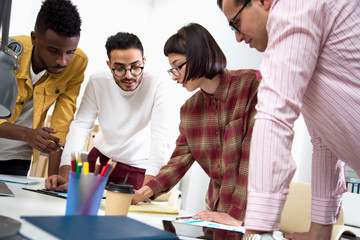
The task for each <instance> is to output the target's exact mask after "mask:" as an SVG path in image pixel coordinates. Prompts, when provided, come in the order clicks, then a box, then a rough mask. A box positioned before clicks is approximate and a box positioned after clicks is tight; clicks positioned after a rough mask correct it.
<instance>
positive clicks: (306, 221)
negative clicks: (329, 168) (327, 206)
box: [280, 182, 355, 240]
mask: <svg viewBox="0 0 360 240" xmlns="http://www.w3.org/2000/svg"><path fill="white" fill-rule="evenodd" d="M310 224H311V185H310V184H309V183H300V182H291V183H290V188H289V194H288V196H287V200H286V202H285V206H284V210H283V212H282V215H281V223H280V231H281V232H283V233H285V234H286V233H292V232H307V231H308V230H309V228H310ZM345 232H346V233H348V234H350V235H355V233H354V232H353V231H352V230H351V229H350V228H348V227H346V226H345V225H344V211H343V208H341V209H340V216H339V219H338V220H337V222H336V223H335V224H334V227H333V232H332V236H331V240H338V239H340V237H341V235H342V234H343V233H345Z"/></svg>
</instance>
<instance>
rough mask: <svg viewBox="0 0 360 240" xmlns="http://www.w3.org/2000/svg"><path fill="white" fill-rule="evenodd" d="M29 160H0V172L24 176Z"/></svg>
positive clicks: (27, 169)
mask: <svg viewBox="0 0 360 240" xmlns="http://www.w3.org/2000/svg"><path fill="white" fill-rule="evenodd" d="M30 163H31V161H30V160H18V159H14V160H6V161H0V174H9V175H19V176H26V175H27V173H28V171H29V168H30Z"/></svg>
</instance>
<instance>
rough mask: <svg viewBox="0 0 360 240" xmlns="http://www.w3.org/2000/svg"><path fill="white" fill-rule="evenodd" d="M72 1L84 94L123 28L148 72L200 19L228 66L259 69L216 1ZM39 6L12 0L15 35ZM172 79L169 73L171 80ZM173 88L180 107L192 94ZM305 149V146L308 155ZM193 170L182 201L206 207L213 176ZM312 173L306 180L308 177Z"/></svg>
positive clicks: (26, 28)
mask: <svg viewBox="0 0 360 240" xmlns="http://www.w3.org/2000/svg"><path fill="white" fill-rule="evenodd" d="M73 3H74V4H75V5H77V6H78V9H79V12H80V15H81V17H82V32H81V39H80V43H79V47H80V48H81V49H83V50H84V51H85V53H86V54H87V55H88V57H89V65H88V68H87V70H86V73H85V74H86V76H85V81H84V84H83V86H82V90H81V94H82V92H83V90H84V87H85V85H86V82H87V78H88V76H89V74H91V73H94V72H97V71H102V70H108V68H107V66H106V64H105V61H106V51H105V47H104V45H105V41H106V39H107V37H108V36H110V35H113V34H115V33H116V32H118V31H128V32H132V33H134V34H136V35H138V36H139V38H140V39H141V41H142V43H143V45H144V49H145V57H146V58H147V63H146V70H147V71H152V72H156V73H161V74H166V69H168V68H169V64H168V62H167V58H165V56H164V55H163V45H164V43H165V41H166V40H167V39H168V38H169V37H170V36H171V35H172V34H174V33H176V31H177V30H178V29H179V28H181V27H182V26H183V25H185V24H187V23H190V22H197V23H199V24H201V25H203V26H204V27H205V28H207V29H208V30H209V31H210V33H211V34H212V35H213V36H214V38H215V39H216V41H217V42H218V44H219V45H220V47H221V48H222V49H223V51H224V53H225V55H226V56H227V59H228V68H229V69H240V68H254V69H258V68H259V66H260V62H261V57H262V54H260V53H258V52H257V51H256V50H253V49H250V48H249V47H248V46H246V45H245V44H244V43H241V44H239V43H237V42H236V41H235V38H234V33H233V32H232V31H231V30H230V28H229V27H228V23H227V21H226V18H225V16H224V15H223V13H222V12H221V11H220V9H219V8H218V7H217V4H216V0H103V1H99V0H73ZM40 6H41V1H40V0H13V2H12V12H11V21H10V35H20V34H25V35H29V34H30V32H31V31H32V30H33V27H34V23H35V19H36V15H37V12H38V11H39V9H40ZM170 79H171V78H170V77H169V81H170ZM169 91H173V93H174V94H173V99H170V101H172V102H173V104H174V109H179V107H180V106H181V104H182V103H183V102H184V100H185V99H186V98H188V97H189V96H190V94H189V93H187V92H186V91H185V90H184V89H182V88H181V87H178V86H176V84H175V83H173V84H171V89H169ZM81 94H80V96H79V101H78V103H79V102H80V99H81ZM176 112H178V111H176ZM178 121H179V116H178V114H175V115H174V121H173V123H172V124H174V126H176V127H174V132H173V133H172V136H174V141H175V137H176V136H177V134H178V130H177V124H178ZM296 127H297V128H298V130H297V133H296V136H295V141H294V143H295V144H294V146H295V150H294V152H295V153H296V156H295V159H301V160H302V162H307V160H306V161H303V160H304V159H303V158H308V155H309V154H308V138H307V137H308V136H306V133H307V131H306V128H305V129H304V126H303V124H301V122H300V124H297V125H296ZM304 139H305V140H304ZM296 149H299V150H296ZM303 150H306V153H304V152H303ZM310 155H311V154H310ZM297 161H298V160H297ZM300 167H301V168H303V170H304V169H307V168H308V167H306V164H305V165H304V166H303V165H300ZM193 169H194V171H191V172H190V173H189V174H188V175H189V176H188V177H187V180H186V181H184V182H185V183H186V184H184V185H186V186H187V188H188V189H189V191H188V192H189V193H188V194H183V197H184V200H183V203H184V205H186V207H189V208H191V210H193V211H197V210H201V209H202V208H203V207H204V205H202V204H203V199H204V194H205V191H206V189H207V186H204V185H207V182H208V179H207V177H206V176H205V174H204V173H203V172H202V171H201V169H200V168H199V167H193ZM302 172H308V171H302ZM307 177H308V176H305V177H301V179H302V180H304V179H305V180H306V179H307ZM190 183H191V184H190ZM183 191H184V190H183ZM195 195H196V196H200V197H199V199H200V200H199V201H196V202H199V205H196V206H194V196H195ZM190 202H191V204H190Z"/></svg>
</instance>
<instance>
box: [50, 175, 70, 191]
mask: <svg viewBox="0 0 360 240" xmlns="http://www.w3.org/2000/svg"><path fill="white" fill-rule="evenodd" d="M67 187H68V181H67V180H66V178H64V177H62V176H60V175H57V174H54V175H52V176H50V177H48V178H46V179H45V188H46V189H51V190H54V191H66V190H67Z"/></svg>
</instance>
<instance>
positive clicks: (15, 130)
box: [0, 122, 31, 142]
mask: <svg viewBox="0 0 360 240" xmlns="http://www.w3.org/2000/svg"><path fill="white" fill-rule="evenodd" d="M30 130H31V129H30V128H27V127H23V126H19V125H15V124H12V123H8V122H4V123H2V124H0V137H1V138H7V139H12V140H20V141H24V142H27V137H26V135H27V133H28V132H29V131H30Z"/></svg>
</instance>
